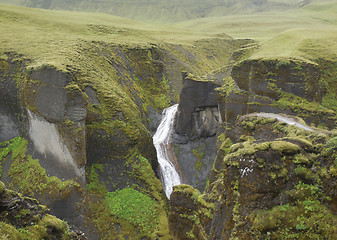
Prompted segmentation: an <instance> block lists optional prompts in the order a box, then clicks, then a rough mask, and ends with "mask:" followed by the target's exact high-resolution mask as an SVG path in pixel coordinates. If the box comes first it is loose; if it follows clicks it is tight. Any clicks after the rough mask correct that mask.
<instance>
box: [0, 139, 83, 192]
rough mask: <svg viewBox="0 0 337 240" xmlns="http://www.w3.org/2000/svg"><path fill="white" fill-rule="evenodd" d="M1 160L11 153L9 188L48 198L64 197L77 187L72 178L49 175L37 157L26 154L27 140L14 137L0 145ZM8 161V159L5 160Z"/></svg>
mask: <svg viewBox="0 0 337 240" xmlns="http://www.w3.org/2000/svg"><path fill="white" fill-rule="evenodd" d="M0 146H1V147H2V148H1V149H0V156H1V160H2V161H4V159H7V157H8V156H9V154H10V153H11V156H10V159H11V162H12V163H11V166H10V169H9V171H8V175H9V177H10V178H11V182H10V186H11V188H15V189H17V190H18V191H19V192H20V193H23V194H25V195H28V196H32V197H33V196H35V194H38V195H45V194H46V196H49V197H50V198H63V197H66V196H67V195H68V194H69V193H70V191H71V190H72V189H77V188H79V187H80V186H79V184H78V183H77V182H75V181H72V180H66V181H62V180H61V179H59V178H58V177H55V176H51V177H49V176H48V175H47V173H46V170H45V169H44V168H42V167H41V165H40V163H39V160H38V159H33V158H32V156H31V155H26V151H27V140H25V139H23V138H21V137H16V138H14V139H12V140H10V141H6V142H2V143H1V145H0ZM7 161H9V160H7Z"/></svg>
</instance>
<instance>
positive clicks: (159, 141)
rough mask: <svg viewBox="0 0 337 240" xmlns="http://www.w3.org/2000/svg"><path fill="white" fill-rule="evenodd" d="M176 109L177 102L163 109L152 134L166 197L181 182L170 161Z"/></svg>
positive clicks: (172, 154)
mask: <svg viewBox="0 0 337 240" xmlns="http://www.w3.org/2000/svg"><path fill="white" fill-rule="evenodd" d="M177 110H178V104H176V105H173V106H171V107H169V108H166V109H164V111H163V113H162V119H161V122H160V124H159V126H158V128H157V131H156V133H155V135H154V136H153V144H154V146H155V148H156V150H157V158H158V162H159V167H160V171H161V175H162V184H163V187H164V190H165V193H166V196H167V197H168V198H169V197H170V195H171V193H172V189H173V186H175V185H179V184H181V179H180V176H179V174H178V172H177V171H176V169H175V166H174V164H173V163H172V159H173V157H174V152H173V151H172V147H171V141H170V139H171V134H172V131H173V124H174V117H175V115H176V112H177Z"/></svg>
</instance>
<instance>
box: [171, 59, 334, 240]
mask: <svg viewBox="0 0 337 240" xmlns="http://www.w3.org/2000/svg"><path fill="white" fill-rule="evenodd" d="M324 66H325V65H324ZM321 67H322V66H320V65H319V64H316V63H313V62H310V61H308V62H306V61H300V60H294V59H289V60H266V59H259V60H256V59H249V60H245V61H242V62H239V63H237V64H236V65H234V66H233V69H232V73H231V76H232V78H233V82H232V85H231V84H229V83H227V85H225V86H223V87H221V88H219V89H218V90H217V91H218V95H217V100H218V103H219V110H220V113H221V118H222V119H223V120H224V124H225V126H223V129H224V131H223V132H222V133H221V132H218V137H217V144H216V146H217V154H216V158H215V161H214V164H213V168H212V171H211V174H210V181H209V185H208V186H207V187H206V190H205V192H204V195H202V196H201V198H202V199H203V200H205V202H206V203H209V204H211V203H214V210H212V211H211V216H212V217H211V221H210V222H204V223H201V221H200V226H199V228H198V227H195V226H193V228H192V227H191V228H190V229H193V232H194V233H199V232H204V231H205V235H203V236H201V235H200V234H199V235H198V237H195V239H269V238H270V239H279V238H286V239H310V238H326V239H334V238H335V237H336V234H337V232H336V230H334V224H335V222H336V220H337V215H336V210H335V209H336V206H335V205H336V204H335V200H334V199H335V198H336V193H335V191H334V190H332V186H335V176H336V175H335V168H336V166H335V163H333V162H335V160H336V154H335V152H334V150H333V149H335V148H336V146H337V145H336V137H337V133H336V130H332V129H334V128H335V127H336V112H335V111H334V110H333V108H332V109H329V108H326V107H323V105H324V104H325V103H324V101H325V100H324V98H326V97H327V91H328V90H327V88H326V86H328V85H327V84H328V83H327V82H324V81H326V79H328V78H329V77H331V75H328V76H327V75H326V71H325V72H323V71H321ZM227 80H228V79H227ZM331 101H333V99H332V100H331ZM256 112H266V113H274V115H273V114H269V115H268V114H257V115H259V116H254V114H249V113H256ZM280 113H283V114H289V116H287V118H289V119H290V120H289V121H287V122H288V123H286V122H282V118H285V117H286V116H283V117H281V116H280V117H278V119H280V121H279V120H278V119H277V118H274V117H273V116H276V115H275V114H280ZM247 114H248V115H247ZM299 117H302V118H303V119H304V120H305V121H303V119H301V118H299ZM291 121H293V122H291ZM305 122H306V123H307V124H311V127H308V126H307V125H306V124H305ZM289 123H290V124H291V125H289ZM295 123H296V124H295ZM318 125H320V126H322V125H323V126H324V127H325V128H326V129H330V130H326V129H325V130H323V129H318V128H316V127H315V126H318ZM220 129H221V128H220ZM328 182H329V183H328ZM190 191H191V192H193V189H190ZM176 197H177V195H173V198H171V202H170V205H171V209H170V211H174V213H170V216H175V215H178V213H179V214H180V216H184V218H180V219H179V218H175V219H174V220H175V221H178V223H174V224H173V223H172V222H171V221H173V219H172V218H170V226H171V228H172V229H171V231H172V232H173V233H174V232H176V231H177V232H180V234H176V235H175V239H187V238H188V237H187V235H186V234H187V233H188V230H185V229H182V228H181V227H180V228H179V226H182V225H183V226H188V223H187V222H186V220H185V219H193V217H192V216H198V215H197V214H196V213H190V214H189V215H188V216H185V215H184V214H183V212H184V211H185V210H184V207H186V208H188V206H190V205H191V204H190V205H189V201H192V199H193V197H189V199H184V200H181V202H184V203H186V205H185V206H181V207H180V208H176V207H175V205H177V204H176V201H177V199H176ZM185 197H186V196H185ZM179 199H180V198H179ZM182 205H183V204H182ZM184 234H185V235H184Z"/></svg>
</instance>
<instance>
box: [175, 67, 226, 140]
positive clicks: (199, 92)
mask: <svg viewBox="0 0 337 240" xmlns="http://www.w3.org/2000/svg"><path fill="white" fill-rule="evenodd" d="M183 84H184V86H183V89H182V90H181V94H180V104H179V111H178V114H177V122H176V133H177V134H180V135H185V136H187V137H189V138H198V137H209V136H213V135H214V134H215V129H216V126H217V125H218V122H219V121H220V119H219V115H218V113H217V110H216V108H217V106H218V104H217V101H216V96H215V91H214V89H215V88H216V87H219V85H217V84H214V83H212V82H209V81H200V80H196V79H195V78H193V77H192V76H191V75H188V74H187V73H183Z"/></svg>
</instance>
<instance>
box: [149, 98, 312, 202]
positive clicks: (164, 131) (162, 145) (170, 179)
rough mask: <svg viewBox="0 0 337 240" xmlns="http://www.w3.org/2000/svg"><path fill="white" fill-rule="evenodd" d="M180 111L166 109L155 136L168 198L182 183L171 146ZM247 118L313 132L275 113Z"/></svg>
mask: <svg viewBox="0 0 337 240" xmlns="http://www.w3.org/2000/svg"><path fill="white" fill-rule="evenodd" d="M177 111H178V104H176V105H173V106H171V107H169V108H166V109H164V111H163V113H162V120H161V122H160V124H159V126H158V128H157V131H156V133H155V135H154V136H153V143H154V146H155V148H156V150H157V158H158V162H159V166H160V171H161V178H162V179H161V180H162V183H163V186H164V190H165V193H166V196H167V197H168V198H169V197H170V195H171V193H172V189H173V186H176V185H179V184H181V183H182V181H181V176H180V175H179V173H178V172H177V170H176V166H177V162H176V160H175V155H174V152H173V150H172V146H171V135H172V132H173V130H174V129H173V127H174V119H175V115H176V113H177ZM246 116H261V117H267V118H276V119H277V120H278V121H281V122H285V123H287V124H289V125H295V126H297V127H299V128H302V129H304V130H306V131H312V129H311V128H309V127H307V126H305V125H302V124H300V123H298V122H297V120H296V119H295V118H291V117H286V116H282V115H279V114H273V113H252V114H247V115H246Z"/></svg>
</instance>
